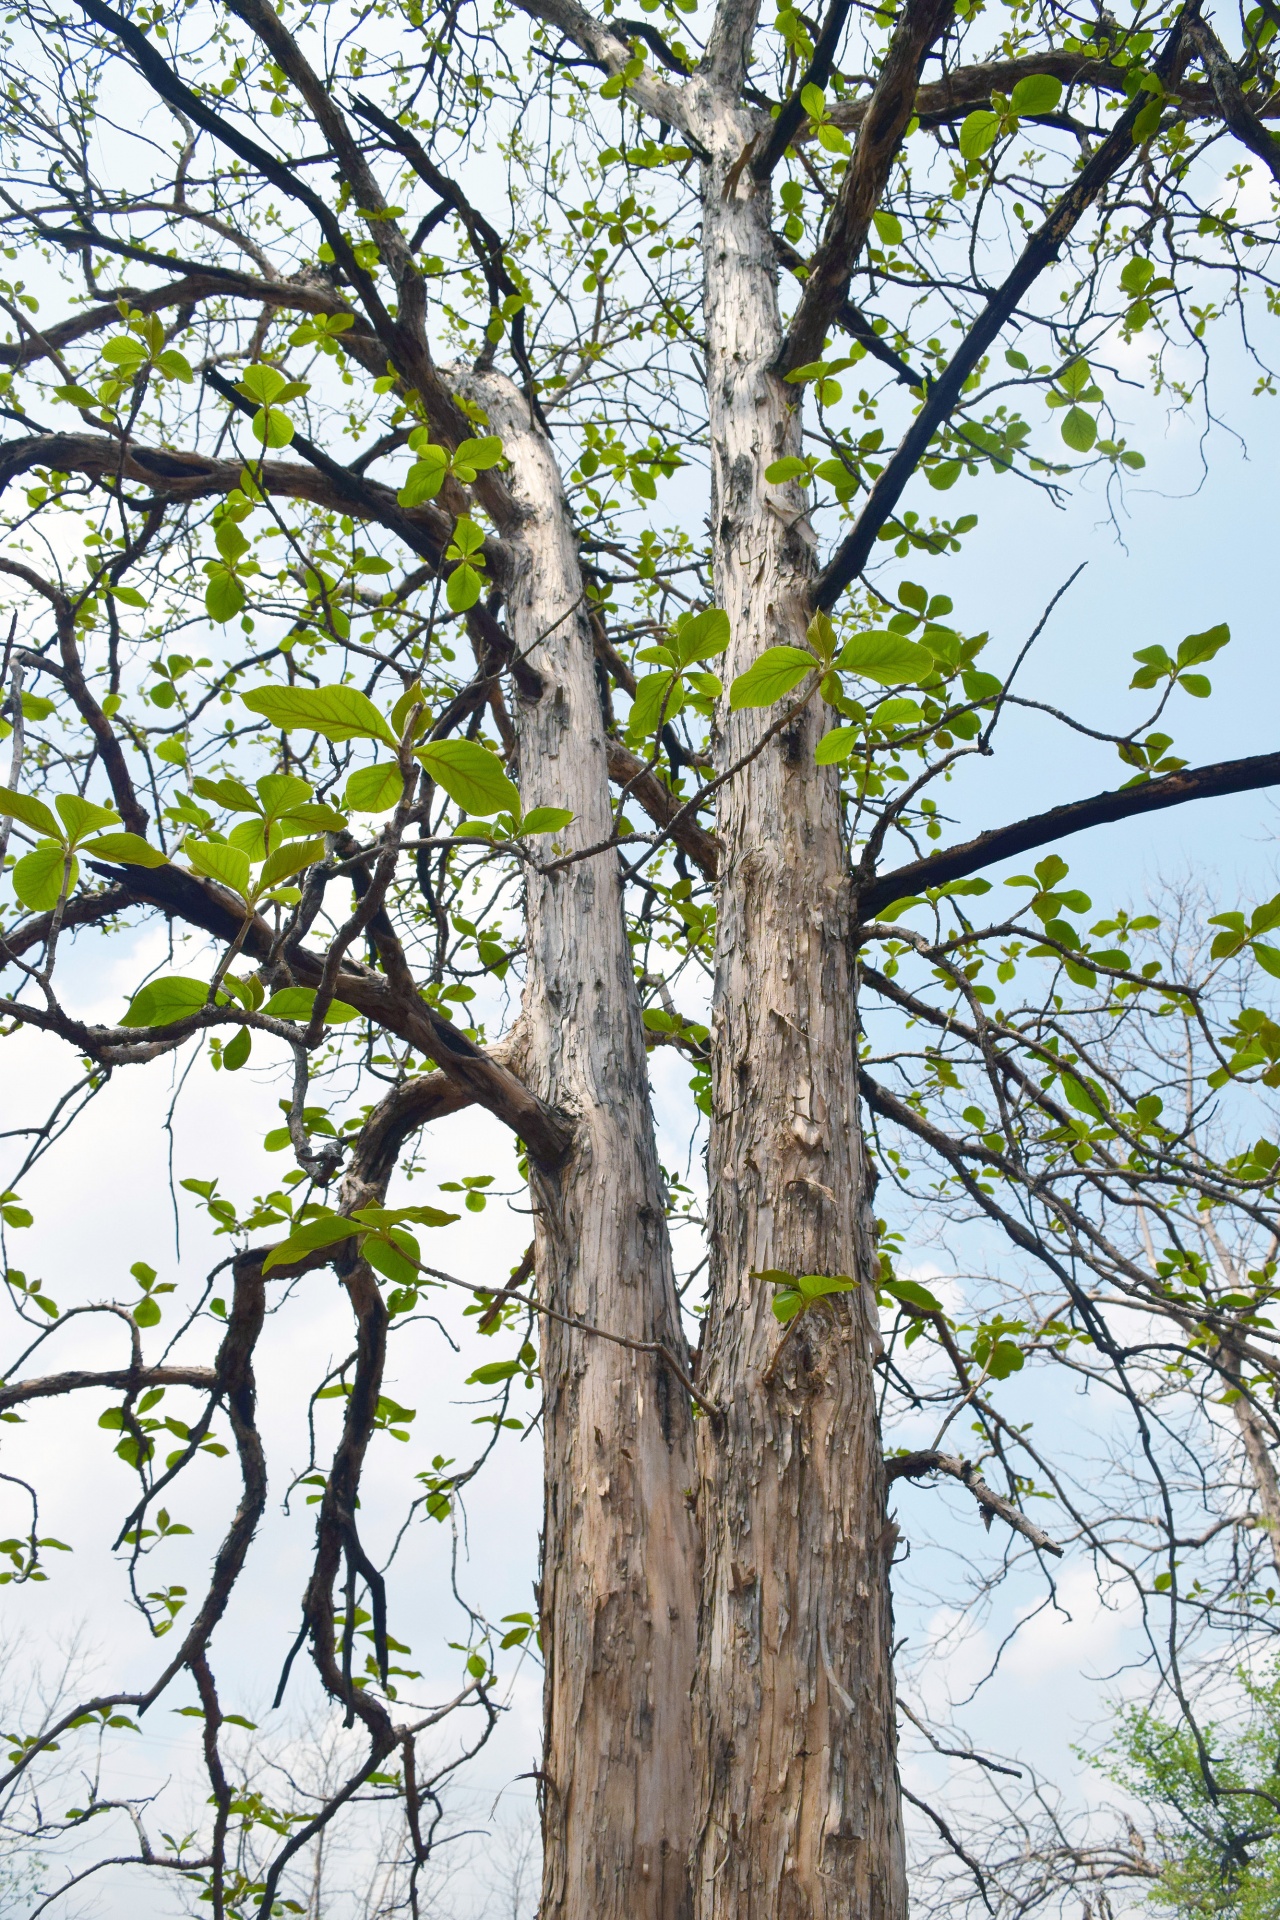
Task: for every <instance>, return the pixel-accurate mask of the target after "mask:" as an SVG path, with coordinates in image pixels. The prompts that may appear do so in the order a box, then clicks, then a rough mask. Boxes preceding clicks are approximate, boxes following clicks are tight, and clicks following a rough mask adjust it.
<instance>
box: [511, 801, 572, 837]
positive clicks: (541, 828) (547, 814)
mask: <svg viewBox="0 0 1280 1920" xmlns="http://www.w3.org/2000/svg"><path fill="white" fill-rule="evenodd" d="M572 819H573V814H572V812H571V811H570V809H569V808H568V807H533V808H531V810H530V811H529V812H528V813H526V815H525V817H524V819H523V820H522V821H521V822H520V831H521V833H559V832H560V830H561V828H562V827H567V826H568V825H569V822H570V821H571V820H572Z"/></svg>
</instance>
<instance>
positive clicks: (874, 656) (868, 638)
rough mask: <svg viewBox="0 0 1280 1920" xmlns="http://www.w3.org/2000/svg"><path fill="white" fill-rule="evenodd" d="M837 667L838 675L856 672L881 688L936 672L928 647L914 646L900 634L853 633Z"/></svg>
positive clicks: (935, 665) (924, 678)
mask: <svg viewBox="0 0 1280 1920" xmlns="http://www.w3.org/2000/svg"><path fill="white" fill-rule="evenodd" d="M836 665H837V667H838V668H839V669H840V671H841V673H856V674H858V675H860V676H861V678H862V679H864V680H874V681H876V682H877V683H878V684H879V685H880V686H882V687H900V686H902V685H904V683H906V682H907V681H913V680H928V679H931V678H932V677H933V675H934V674H935V673H936V672H937V670H938V667H937V662H936V661H935V659H934V657H933V655H932V654H931V653H930V652H929V650H928V648H927V647H921V646H917V645H916V643H915V641H914V640H908V639H907V638H906V637H905V635H903V634H901V633H859V634H856V635H855V636H854V638H853V639H852V640H849V641H847V642H846V643H845V645H844V647H843V648H842V649H841V651H840V657H839V659H838V660H837V661H836Z"/></svg>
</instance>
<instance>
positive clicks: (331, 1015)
mask: <svg viewBox="0 0 1280 1920" xmlns="http://www.w3.org/2000/svg"><path fill="white" fill-rule="evenodd" d="M315 1003H316V990H315V988H314V987H281V989H280V991H279V993H273V994H272V996H271V998H270V999H269V1000H268V1002H267V1004H266V1006H265V1007H264V1008H263V1009H262V1011H263V1012H264V1013H269V1014H270V1015H271V1017H272V1019H273V1020H296V1021H297V1023H298V1025H299V1026H300V1027H301V1026H305V1025H306V1023H307V1021H308V1020H310V1018H311V1010H312V1008H313V1007H314V1006H315ZM359 1018H360V1016H359V1014H358V1013H357V1012H356V1010H355V1008H354V1007H349V1006H348V1005H347V1003H346V1001H345V1000H331V1001H330V1002H329V1011H328V1012H327V1013H326V1014H325V1024H326V1025H330V1024H331V1025H333V1026H335V1027H340V1026H343V1025H345V1023H346V1022H347V1021H348V1020H358V1019H359Z"/></svg>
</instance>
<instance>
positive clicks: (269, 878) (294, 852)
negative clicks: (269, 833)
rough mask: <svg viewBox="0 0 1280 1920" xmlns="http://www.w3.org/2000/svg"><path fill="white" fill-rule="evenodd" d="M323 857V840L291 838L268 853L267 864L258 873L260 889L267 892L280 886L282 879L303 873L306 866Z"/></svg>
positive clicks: (312, 864)
mask: <svg viewBox="0 0 1280 1920" xmlns="http://www.w3.org/2000/svg"><path fill="white" fill-rule="evenodd" d="M323 859H324V841H323V840H291V841H289V842H288V843H287V844H286V845H285V846H283V847H277V848H276V850H275V852H274V853H272V854H268V856H267V862H266V865H265V866H264V867H263V869H262V872H261V873H260V874H259V875H258V890H259V892H261V893H266V892H268V891H269V890H270V888H272V887H278V886H279V885H280V883H281V881H282V880H288V879H290V878H291V877H292V876H293V875H294V874H295V873H301V872H302V870H303V868H304V867H313V866H314V865H315V864H316V862H317V860H323Z"/></svg>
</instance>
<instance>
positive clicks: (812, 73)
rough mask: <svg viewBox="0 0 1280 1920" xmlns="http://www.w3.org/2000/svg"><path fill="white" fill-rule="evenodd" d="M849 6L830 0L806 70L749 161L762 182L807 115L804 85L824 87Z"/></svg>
mask: <svg viewBox="0 0 1280 1920" xmlns="http://www.w3.org/2000/svg"><path fill="white" fill-rule="evenodd" d="M852 5H853V0H831V4H830V6H829V7H828V9H827V17H826V19H825V20H824V21H823V23H822V32H821V33H820V34H819V35H818V38H817V39H816V40H815V41H814V44H813V59H812V60H811V61H810V63H809V70H808V72H807V73H806V74H805V75H804V77H803V79H802V80H801V81H800V84H799V86H798V87H797V88H796V89H795V92H794V93H793V94H792V95H791V98H790V99H789V100H788V101H787V102H786V103H785V104H784V106H783V108H782V111H781V113H780V114H779V115H778V117H777V119H776V120H775V121H774V123H773V131H772V133H771V134H770V135H769V138H768V139H767V140H766V142H765V144H764V146H763V147H762V148H761V150H760V153H759V154H758V156H757V157H756V159H754V160H753V161H752V163H751V171H752V173H753V174H754V175H755V177H756V179H757V180H759V181H760V182H761V184H762V185H763V183H764V182H765V181H766V180H767V179H768V178H769V176H770V174H771V173H772V172H773V170H774V168H775V167H776V166H777V164H778V162H779V160H781V158H782V156H783V154H784V153H785V152H786V150H787V148H788V147H789V146H790V145H791V142H792V140H793V139H794V138H795V136H796V133H797V132H798V131H799V128H800V124H801V122H802V121H803V120H805V119H806V118H807V115H806V114H805V110H804V107H803V106H802V105H801V95H802V94H803V93H804V90H805V88H806V87H825V86H826V84H827V82H828V80H829V79H830V78H831V72H832V69H833V67H834V66H835V63H836V53H837V51H838V50H839V46H840V36H841V34H842V33H843V32H844V24H845V21H846V20H847V19H848V18H849V11H850V8H851V7H852Z"/></svg>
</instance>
